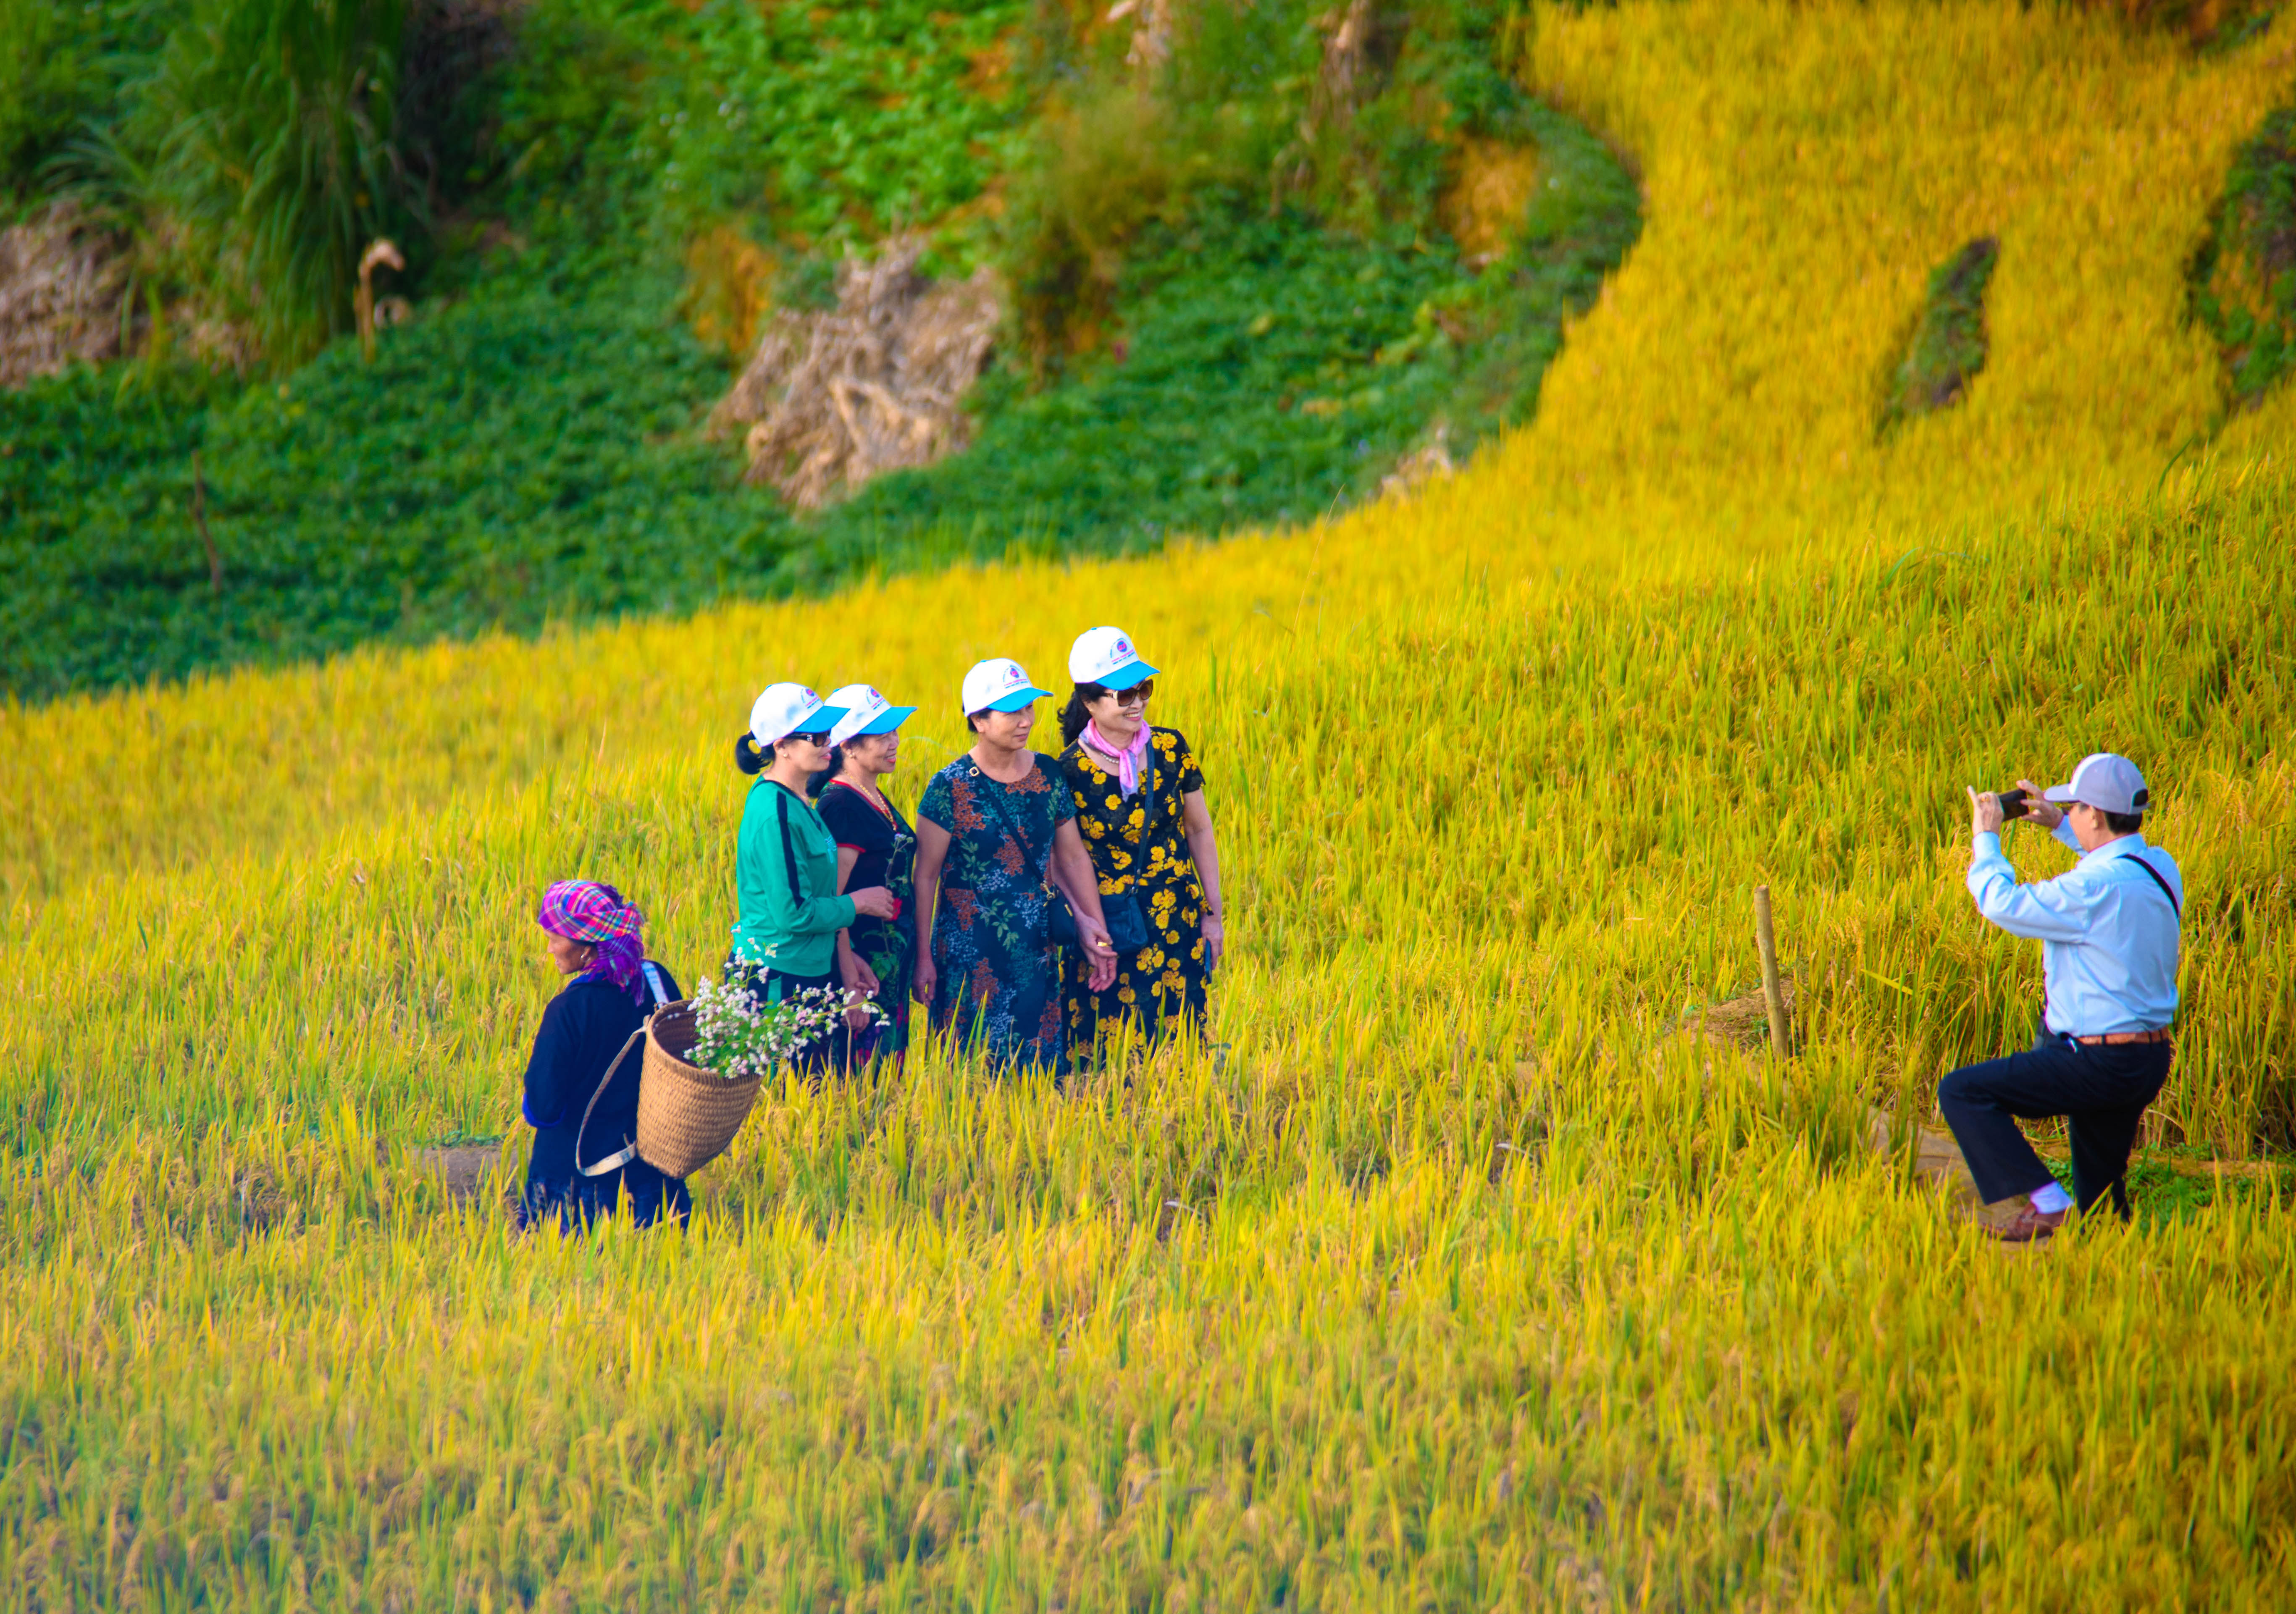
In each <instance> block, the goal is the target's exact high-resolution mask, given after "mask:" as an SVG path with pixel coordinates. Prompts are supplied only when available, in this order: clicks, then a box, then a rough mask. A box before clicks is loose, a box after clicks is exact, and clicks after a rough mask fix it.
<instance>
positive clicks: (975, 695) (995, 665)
mask: <svg viewBox="0 0 2296 1614" xmlns="http://www.w3.org/2000/svg"><path fill="white" fill-rule="evenodd" d="M1051 696H1052V692H1051V691H1050V690H1043V689H1038V688H1037V686H1036V685H1035V684H1031V683H1029V675H1028V674H1027V673H1026V672H1024V671H1022V670H1021V664H1020V663H1019V662H1018V661H1008V660H1005V658H1004V657H1002V656H998V657H996V658H994V659H993V660H988V661H983V662H981V663H980V664H979V665H978V666H976V667H975V668H973V669H972V671H971V672H969V673H967V674H965V675H964V714H965V716H966V717H971V716H972V714H973V713H975V712H1017V711H1019V710H1020V709H1021V708H1022V707H1024V706H1026V705H1028V704H1029V701H1031V700H1049V699H1050V698H1051Z"/></svg>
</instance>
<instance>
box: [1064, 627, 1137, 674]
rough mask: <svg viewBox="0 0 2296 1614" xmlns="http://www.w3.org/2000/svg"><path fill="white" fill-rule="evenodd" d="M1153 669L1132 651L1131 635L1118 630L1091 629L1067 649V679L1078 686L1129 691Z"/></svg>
mask: <svg viewBox="0 0 2296 1614" xmlns="http://www.w3.org/2000/svg"><path fill="white" fill-rule="evenodd" d="M1069 676H1070V677H1071V678H1073V679H1075V680H1076V681H1077V682H1078V684H1099V685H1100V687H1101V688H1103V689H1130V688H1131V687H1132V686H1133V685H1134V684H1137V683H1139V682H1140V680H1142V679H1143V678H1152V677H1154V676H1156V669H1155V668H1152V667H1151V666H1149V665H1148V664H1147V663H1146V662H1145V661H1143V660H1141V659H1140V657H1139V655H1138V654H1137V653H1136V651H1134V650H1133V648H1132V635H1130V634H1128V633H1126V632H1125V631H1124V630H1123V629H1122V628H1120V627H1095V628H1093V629H1090V630H1089V631H1087V632H1086V633H1082V634H1078V635H1077V642H1076V643H1074V644H1073V645H1071V646H1070V647H1069Z"/></svg>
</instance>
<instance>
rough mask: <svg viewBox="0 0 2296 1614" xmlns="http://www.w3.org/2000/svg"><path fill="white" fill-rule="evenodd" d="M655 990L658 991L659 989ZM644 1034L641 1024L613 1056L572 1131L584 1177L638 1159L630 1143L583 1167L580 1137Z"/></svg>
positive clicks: (576, 1163) (599, 1174)
mask: <svg viewBox="0 0 2296 1614" xmlns="http://www.w3.org/2000/svg"><path fill="white" fill-rule="evenodd" d="M646 973H647V974H648V975H649V976H651V975H652V973H653V966H652V964H648V965H647V966H646ZM656 989H657V990H659V989H660V988H659V987H657V988H656ZM645 1034H646V1028H645V1027H644V1024H643V1023H641V1024H640V1025H639V1027H638V1028H637V1029H636V1030H635V1031H633V1032H631V1033H630V1035H629V1040H628V1041H627V1042H625V1043H624V1044H623V1045H622V1051H621V1052H620V1053H617V1054H616V1055H614V1062H613V1063H612V1064H611V1065H609V1066H607V1067H606V1074H605V1075H604V1076H603V1077H599V1078H598V1089H597V1091H596V1092H594V1093H593V1094H591V1095H590V1102H589V1104H588V1105H587V1107H586V1108H585V1109H584V1110H583V1111H582V1124H581V1126H579V1127H576V1128H575V1130H574V1169H575V1170H577V1171H578V1172H580V1173H581V1174H582V1175H583V1176H586V1177H602V1176H605V1175H606V1173H608V1172H610V1171H619V1169H620V1168H621V1167H625V1166H627V1165H628V1164H629V1163H630V1162H631V1161H632V1160H634V1159H637V1158H638V1146H637V1145H636V1144H635V1143H632V1144H630V1145H629V1146H628V1147H627V1148H625V1149H622V1150H620V1151H617V1152H615V1153H613V1154H610V1155H608V1156H607V1157H606V1158H605V1159H603V1160H600V1161H598V1162H596V1163H595V1164H594V1165H589V1166H585V1165H584V1164H582V1135H583V1134H584V1133H586V1132H587V1131H589V1130H590V1111H591V1110H595V1109H596V1108H597V1107H598V1101H599V1100H600V1099H602V1098H603V1097H604V1096H605V1095H606V1087H607V1085H608V1084H609V1083H611V1081H612V1080H613V1079H614V1072H615V1071H617V1070H619V1069H621V1068H622V1061H624V1060H626V1059H627V1058H629V1056H630V1048H631V1046H632V1045H634V1044H635V1043H636V1041H637V1040H638V1038H640V1037H642V1036H644V1035H645Z"/></svg>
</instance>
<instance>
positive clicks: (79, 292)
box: [0, 203, 127, 387]
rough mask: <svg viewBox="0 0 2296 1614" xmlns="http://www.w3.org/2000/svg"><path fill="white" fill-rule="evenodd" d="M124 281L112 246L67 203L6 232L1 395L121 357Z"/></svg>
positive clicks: (1, 270) (0, 233) (2, 243)
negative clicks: (35, 379) (40, 378)
mask: <svg viewBox="0 0 2296 1614" xmlns="http://www.w3.org/2000/svg"><path fill="white" fill-rule="evenodd" d="M126 281H127V266H126V264H125V262H124V261H123V260H122V259H121V258H120V257H119V253H118V252H117V251H115V250H113V248H112V244H111V242H109V241H107V240H106V239H105V238H104V236H103V234H102V233H101V232H100V231H97V230H94V229H91V228H89V227H87V225H86V220H85V219H83V218H82V217H80V215H79V213H78V210H77V209H74V208H73V207H72V206H70V204H69V203H61V204H59V205H57V206H55V207H53V208H51V209H48V211H47V212H46V213H45V214H44V215H42V216H41V217H38V218H36V219H33V220H30V221H29V222H27V223H24V224H21V225H12V226H11V227H10V228H8V229H5V230H0V387H14V386H20V385H21V384H22V383H23V382H25V381H29V380H31V379H32V378H33V377H34V376H36V375H53V374H55V373H57V372H58V371H60V370H61V369H62V368H63V367H64V366H65V365H70V364H75V363H86V364H96V363H100V362H101V361H102V360H104V359H107V358H110V357H111V356H113V355H114V354H116V353H118V352H119V323H120V317H121V309H120V306H119V298H120V292H121V290H122V288H123V286H124V284H125V283H126Z"/></svg>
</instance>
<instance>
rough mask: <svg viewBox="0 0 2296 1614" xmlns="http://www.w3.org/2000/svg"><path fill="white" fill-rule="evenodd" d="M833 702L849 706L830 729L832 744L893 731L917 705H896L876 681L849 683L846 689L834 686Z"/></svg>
mask: <svg viewBox="0 0 2296 1614" xmlns="http://www.w3.org/2000/svg"><path fill="white" fill-rule="evenodd" d="M829 704H830V705H831V706H832V707H840V706H841V707H843V708H844V709H845V716H843V717H840V718H839V719H838V720H837V726H836V727H835V728H833V729H831V730H830V731H829V743H830V744H832V745H843V744H844V743H845V742H846V741H848V740H857V739H859V738H860V737H861V736H862V735H863V734H890V733H892V732H893V731H894V730H895V729H897V728H898V727H900V726H901V725H902V724H904V723H906V722H907V721H908V719H909V716H910V714H911V713H913V712H914V711H915V710H916V708H915V707H914V706H895V705H894V704H893V703H892V702H891V701H890V700H886V699H885V697H884V696H882V695H881V694H879V693H878V692H877V686H876V685H875V684H847V685H846V686H845V687H844V688H843V689H840V690H832V691H831V692H830V694H829Z"/></svg>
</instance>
